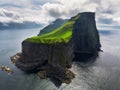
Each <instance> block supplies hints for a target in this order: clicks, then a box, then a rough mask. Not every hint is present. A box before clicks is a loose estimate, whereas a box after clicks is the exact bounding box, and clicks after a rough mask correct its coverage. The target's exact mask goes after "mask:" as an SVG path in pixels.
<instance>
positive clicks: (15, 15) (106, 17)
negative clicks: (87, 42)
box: [0, 0, 120, 25]
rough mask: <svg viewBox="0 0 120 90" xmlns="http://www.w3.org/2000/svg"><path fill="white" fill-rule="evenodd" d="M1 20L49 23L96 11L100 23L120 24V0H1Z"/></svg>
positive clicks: (6, 21)
mask: <svg viewBox="0 0 120 90" xmlns="http://www.w3.org/2000/svg"><path fill="white" fill-rule="evenodd" d="M0 2H1V3H0V8H1V9H0V22H5V23H8V22H19V23H22V22H24V21H29V22H35V23H42V24H47V23H49V22H51V21H52V20H55V19H56V18H60V17H61V18H70V17H71V16H74V15H76V14H77V13H79V12H87V11H91V12H96V21H97V23H98V24H116V25H120V11H119V8H120V5H119V3H120V0H116V1H115V0H51V1H50V0H44V1H41V0H19V1H13V0H0Z"/></svg>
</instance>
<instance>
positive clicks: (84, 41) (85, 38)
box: [73, 12, 101, 53]
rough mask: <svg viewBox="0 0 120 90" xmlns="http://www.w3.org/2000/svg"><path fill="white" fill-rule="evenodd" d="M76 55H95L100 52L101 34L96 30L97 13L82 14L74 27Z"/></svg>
mask: <svg viewBox="0 0 120 90" xmlns="http://www.w3.org/2000/svg"><path fill="white" fill-rule="evenodd" d="M73 41H74V44H75V45H74V46H75V49H74V52H75V53H95V52H97V51H100V47H101V44H100V40H99V34H98V31H97V28H96V22H95V13H90V12H85V13H81V14H80V17H79V19H78V20H77V21H76V23H75V24H74V27H73Z"/></svg>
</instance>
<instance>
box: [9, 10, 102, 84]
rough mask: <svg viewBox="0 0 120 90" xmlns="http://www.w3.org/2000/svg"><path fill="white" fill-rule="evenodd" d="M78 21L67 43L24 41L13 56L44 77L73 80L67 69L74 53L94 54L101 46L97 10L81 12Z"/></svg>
mask: <svg viewBox="0 0 120 90" xmlns="http://www.w3.org/2000/svg"><path fill="white" fill-rule="evenodd" d="M79 16H80V17H79ZM74 18H75V17H73V19H74ZM76 19H77V21H76ZM75 21H76V22H75V24H74V26H73V31H72V34H73V35H72V37H71V39H70V41H69V42H68V43H65V42H60V43H53V44H47V43H46V44H43V43H33V42H29V41H23V43H22V53H21V54H16V55H15V56H13V57H11V60H12V62H14V63H15V65H16V66H17V67H18V68H20V69H21V70H23V71H40V72H39V76H40V77H41V78H45V77H46V76H50V77H55V78H57V79H59V80H61V81H62V82H64V83H70V82H71V79H73V78H74V77H75V75H74V74H73V73H72V72H71V71H70V70H68V68H70V67H71V66H72V60H73V58H74V53H77V55H78V56H79V55H80V53H95V52H97V51H99V50H100V46H101V45H100V41H99V35H98V31H97V29H96V23H95V14H94V13H90V12H87V13H80V14H78V15H77V16H76V18H75ZM79 58H81V57H79Z"/></svg>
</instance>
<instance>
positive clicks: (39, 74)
mask: <svg viewBox="0 0 120 90" xmlns="http://www.w3.org/2000/svg"><path fill="white" fill-rule="evenodd" d="M38 76H39V77H40V78H41V79H45V78H46V71H39V72H38Z"/></svg>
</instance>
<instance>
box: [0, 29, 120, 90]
mask: <svg viewBox="0 0 120 90" xmlns="http://www.w3.org/2000/svg"><path fill="white" fill-rule="evenodd" d="M39 30H40V29H29V30H27V29H24V30H0V65H2V64H4V65H6V66H8V67H10V68H11V69H12V70H13V71H14V73H13V74H11V75H9V74H8V73H7V72H3V71H2V70H0V90H120V30H118V29H117V30H116V29H115V30H114V29H113V30H104V29H102V30H100V39H101V44H102V50H103V51H104V52H101V53H100V54H99V57H98V58H97V59H96V60H95V61H93V62H86V63H84V64H83V63H75V62H74V63H73V66H72V69H71V70H72V71H73V72H74V73H75V74H76V78H74V79H73V81H72V82H71V83H70V84H61V83H59V82H58V81H57V80H56V81H55V80H51V79H49V78H47V79H44V80H42V79H39V77H38V76H37V75H36V74H27V73H24V72H22V71H21V70H19V69H18V68H16V67H15V66H14V65H13V64H12V63H11V61H10V56H12V55H14V54H16V53H17V52H20V51H21V42H22V40H24V39H26V38H28V37H31V36H34V35H37V34H38V33H39Z"/></svg>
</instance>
